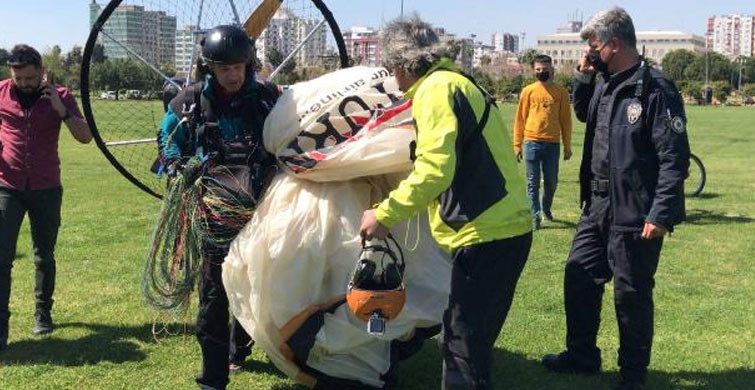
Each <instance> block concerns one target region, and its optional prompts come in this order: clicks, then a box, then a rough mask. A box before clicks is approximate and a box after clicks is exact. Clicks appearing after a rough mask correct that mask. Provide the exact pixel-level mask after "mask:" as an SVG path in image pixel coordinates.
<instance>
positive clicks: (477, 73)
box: [472, 69, 496, 95]
mask: <svg viewBox="0 0 755 390" xmlns="http://www.w3.org/2000/svg"><path fill="white" fill-rule="evenodd" d="M472 77H474V79H475V81H476V82H477V84H478V85H479V86H480V87H482V89H484V90H486V91H488V93H489V94H491V95H495V94H496V85H495V81H493V78H492V77H490V75H489V74H488V73H487V72H483V71H482V70H480V69H475V70H474V71H472Z"/></svg>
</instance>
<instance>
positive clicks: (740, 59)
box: [737, 56, 746, 93]
mask: <svg viewBox="0 0 755 390" xmlns="http://www.w3.org/2000/svg"><path fill="white" fill-rule="evenodd" d="M745 60H746V59H745V57H743V56H740V57H739V87H737V91H739V93H742V68H743V67H744V64H745Z"/></svg>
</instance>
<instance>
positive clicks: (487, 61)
mask: <svg viewBox="0 0 755 390" xmlns="http://www.w3.org/2000/svg"><path fill="white" fill-rule="evenodd" d="M491 62H493V60H492V59H491V58H490V56H488V55H484V56H482V57H480V65H482V66H488V65H490V63H491Z"/></svg>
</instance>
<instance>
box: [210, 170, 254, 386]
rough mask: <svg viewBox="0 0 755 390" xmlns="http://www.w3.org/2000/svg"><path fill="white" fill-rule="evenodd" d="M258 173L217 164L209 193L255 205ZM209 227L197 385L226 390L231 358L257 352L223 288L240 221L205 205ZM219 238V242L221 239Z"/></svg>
mask: <svg viewBox="0 0 755 390" xmlns="http://www.w3.org/2000/svg"><path fill="white" fill-rule="evenodd" d="M252 179H253V177H252V176H251V175H250V174H249V171H248V170H247V169H246V167H234V166H217V167H216V168H214V169H211V170H209V172H208V173H207V175H206V176H205V177H203V183H204V185H205V187H206V188H207V191H208V192H212V194H213V196H215V197H217V198H219V199H221V200H223V203H228V204H231V203H233V204H235V205H237V206H240V207H250V208H251V207H254V205H255V204H256V201H255V200H254V199H253V198H251V195H250V192H251V191H250V190H249V188H251V184H250V182H251V180H252ZM203 207H204V211H205V212H206V213H207V218H206V220H207V223H208V224H209V225H208V226H207V228H208V230H209V232H211V234H212V235H213V237H212V238H211V237H204V238H203V242H202V252H203V253H202V255H203V257H204V263H203V264H202V279H201V280H200V286H199V310H198V313H197V340H198V341H199V346H200V348H201V350H202V372H201V373H200V375H199V376H198V377H197V384H199V386H200V387H201V388H203V389H208V390H220V389H225V387H226V386H227V385H228V382H229V378H228V374H229V369H228V365H229V362H241V361H243V360H244V359H245V358H246V357H247V356H249V355H250V354H251V345H252V339H251V337H249V335H248V334H247V333H246V331H245V330H244V328H243V327H242V326H241V324H239V322H238V320H236V318H233V319H232V321H231V323H230V326H229V318H230V317H231V316H230V314H229V312H228V295H227V294H226V291H225V287H224V286H223V279H222V274H223V261H224V260H225V256H226V255H228V250H229V247H230V242H231V241H232V240H233V239H234V238H235V237H236V235H237V234H238V232H239V231H240V229H241V228H242V226H241V225H239V224H238V222H239V221H233V222H231V221H224V220H223V213H222V211H219V210H214V209H212V206H211V205H209V204H207V203H205V204H204V205H203ZM216 240H219V241H216Z"/></svg>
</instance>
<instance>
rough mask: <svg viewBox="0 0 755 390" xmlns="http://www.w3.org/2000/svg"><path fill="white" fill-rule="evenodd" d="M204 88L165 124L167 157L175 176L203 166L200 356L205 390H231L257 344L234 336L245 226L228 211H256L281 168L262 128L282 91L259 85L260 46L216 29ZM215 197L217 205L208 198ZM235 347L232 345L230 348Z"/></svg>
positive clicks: (185, 93) (193, 91) (205, 42)
mask: <svg viewBox="0 0 755 390" xmlns="http://www.w3.org/2000/svg"><path fill="white" fill-rule="evenodd" d="M200 44H201V46H202V58H201V60H202V61H201V66H203V67H205V69H203V70H204V71H206V76H205V77H204V80H203V81H200V82H198V83H196V84H194V85H192V86H190V87H188V88H185V89H183V90H182V91H181V92H180V93H179V94H178V96H176V98H174V99H173V100H172V101H171V103H170V105H169V107H168V111H167V112H166V115H165V118H164V119H163V121H162V124H161V141H162V142H161V143H162V145H164V150H163V158H164V161H165V162H166V163H165V165H166V168H167V172H168V175H169V176H174V175H175V174H176V173H177V171H180V170H181V169H183V164H184V163H185V162H186V160H187V159H188V158H189V157H191V156H198V157H199V158H200V159H201V160H202V161H203V163H202V167H201V170H200V171H199V172H201V178H200V180H201V185H202V187H203V190H204V192H203V198H202V200H201V201H200V203H201V204H200V206H199V207H200V209H201V210H202V214H203V217H202V218H203V220H202V223H204V224H206V226H205V230H206V232H207V234H205V235H204V236H203V237H202V243H201V251H202V260H203V266H202V275H201V281H200V289H199V310H198V315H197V339H198V341H199V345H200V347H201V349H202V373H201V374H200V375H199V377H197V383H198V384H199V386H200V388H202V389H225V387H226V385H227V384H228V374H229V368H230V369H231V370H235V369H238V368H239V365H240V364H241V363H242V362H243V361H244V359H245V358H246V357H247V356H248V355H249V354H250V353H251V344H252V340H251V338H250V337H249V336H248V335H247V334H246V332H244V330H243V329H242V328H241V326H240V325H239V324H238V322H237V321H236V320H235V319H234V320H233V324H232V326H231V328H230V330H229V326H228V320H229V314H228V297H227V296H226V292H225V288H224V287H223V282H222V278H221V274H222V267H221V266H222V263H223V260H224V259H225V256H226V255H227V254H228V247H229V245H230V242H231V241H232V240H233V238H234V237H235V236H236V234H238V231H239V229H240V228H241V227H243V224H244V223H245V222H246V220H243V221H239V220H238V218H236V219H235V220H233V221H229V220H227V218H228V217H227V215H226V213H224V209H223V207H226V206H227V205H229V204H231V205H232V206H231V207H237V208H248V209H253V208H254V207H255V205H256V203H257V200H258V199H259V197H260V196H261V195H262V192H263V184H264V182H265V179H266V178H267V177H269V176H270V175H271V174H272V173H273V172H274V170H275V161H274V159H273V158H272V156H271V155H269V154H267V153H266V152H265V150H264V147H263V145H262V127H263V124H264V120H265V117H266V116H267V114H268V113H269V112H270V110H271V109H272V106H273V104H275V101H276V99H277V97H278V94H279V90H278V88H277V87H276V86H274V85H272V84H263V83H260V82H258V81H256V80H255V78H254V69H253V64H254V57H255V55H254V44H253V42H252V41H251V40H250V39H249V38H248V36H247V35H246V33H245V32H244V31H243V30H241V29H240V28H238V27H234V26H218V27H215V28H213V29H212V30H210V31H209V32H208V33H207V34H206V35H205V37H204V38H203V39H202V40H201V42H200ZM210 197H213V198H210ZM229 340H230V342H229Z"/></svg>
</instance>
